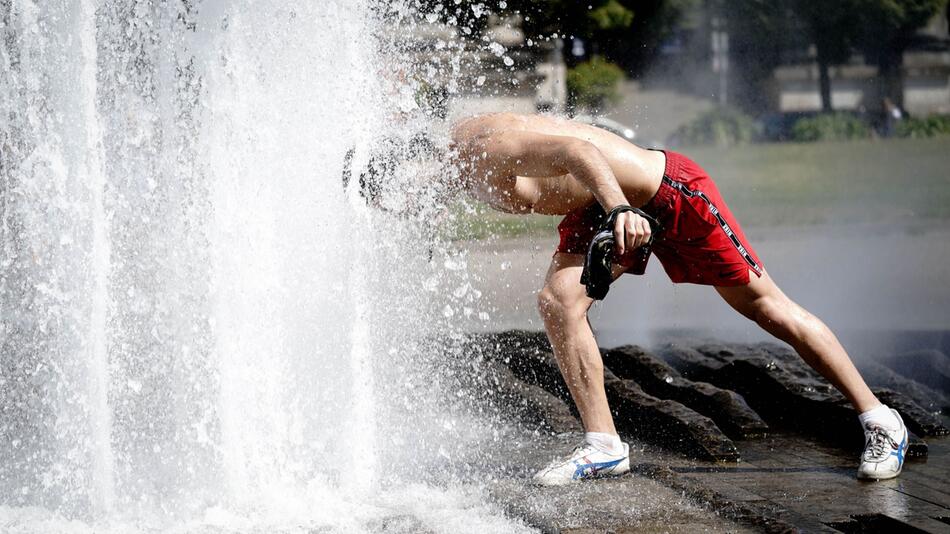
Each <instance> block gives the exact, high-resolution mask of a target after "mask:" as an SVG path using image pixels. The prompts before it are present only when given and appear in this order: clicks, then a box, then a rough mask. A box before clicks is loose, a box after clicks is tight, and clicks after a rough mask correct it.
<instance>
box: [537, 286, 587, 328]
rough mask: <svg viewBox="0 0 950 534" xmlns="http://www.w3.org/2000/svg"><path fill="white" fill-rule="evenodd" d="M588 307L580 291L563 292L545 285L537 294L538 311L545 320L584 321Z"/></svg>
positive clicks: (585, 298)
mask: <svg viewBox="0 0 950 534" xmlns="http://www.w3.org/2000/svg"><path fill="white" fill-rule="evenodd" d="M588 307H589V302H588V299H587V297H586V296H585V295H584V294H583V291H582V290H581V291H565V290H559V289H558V288H557V287H556V286H551V285H545V286H544V288H543V289H541V291H540V292H538V311H539V312H540V313H541V317H542V318H544V319H545V320H546V319H548V318H553V319H559V320H569V319H585V318H586V317H587V308H588Z"/></svg>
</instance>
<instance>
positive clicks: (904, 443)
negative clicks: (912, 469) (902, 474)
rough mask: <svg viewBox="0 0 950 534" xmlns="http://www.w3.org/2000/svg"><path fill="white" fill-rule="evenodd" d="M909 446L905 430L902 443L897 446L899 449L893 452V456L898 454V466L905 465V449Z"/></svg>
mask: <svg viewBox="0 0 950 534" xmlns="http://www.w3.org/2000/svg"><path fill="white" fill-rule="evenodd" d="M906 448H907V432H906V431H905V432H904V439H902V440H901V443H900V445H898V446H897V450H896V451H894V452H892V453H891V456H897V467H903V465H904V449H906Z"/></svg>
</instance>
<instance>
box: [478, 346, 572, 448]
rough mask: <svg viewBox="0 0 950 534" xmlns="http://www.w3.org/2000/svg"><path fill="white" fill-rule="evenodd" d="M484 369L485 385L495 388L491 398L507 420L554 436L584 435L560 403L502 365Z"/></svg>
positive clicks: (568, 409)
mask: <svg viewBox="0 0 950 534" xmlns="http://www.w3.org/2000/svg"><path fill="white" fill-rule="evenodd" d="M485 369H486V371H487V372H488V373H489V374H490V378H489V380H487V381H486V382H488V383H490V384H492V385H493V386H494V391H493V392H492V393H494V394H493V395H492V398H493V399H494V400H495V402H496V403H497V404H498V405H499V406H500V407H501V408H502V411H503V412H504V413H505V414H506V415H508V416H509V417H513V418H515V419H518V420H520V421H521V423H522V424H523V425H525V426H526V427H527V428H530V429H537V430H542V431H548V432H553V433H555V434H562V433H565V432H583V430H584V428H583V426H581V423H580V421H578V420H577V418H576V417H574V414H572V413H571V409H570V408H569V407H568V406H567V404H566V403H565V402H564V401H563V400H561V399H559V398H557V397H555V396H554V395H552V394H550V393H548V392H547V391H545V390H544V389H542V388H540V387H538V386H536V385H532V384H528V383H526V382H523V381H521V380H519V379H518V378H517V377H516V376H515V374H514V373H513V372H512V371H511V370H510V369H509V368H507V367H505V366H504V365H503V364H501V363H498V362H488V363H486V364H485Z"/></svg>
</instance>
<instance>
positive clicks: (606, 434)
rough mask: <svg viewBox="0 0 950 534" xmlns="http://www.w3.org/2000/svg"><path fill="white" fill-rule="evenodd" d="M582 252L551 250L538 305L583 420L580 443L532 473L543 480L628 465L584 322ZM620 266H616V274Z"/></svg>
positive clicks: (617, 470) (564, 480)
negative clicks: (551, 256)
mask: <svg viewBox="0 0 950 534" xmlns="http://www.w3.org/2000/svg"><path fill="white" fill-rule="evenodd" d="M583 265H584V257H583V256H581V255H579V254H563V253H558V254H555V255H554V259H553V260H552V261H551V268H550V269H549V270H548V275H547V279H546V281H545V284H544V289H542V290H541V292H540V293H539V294H538V308H539V309H540V311H541V317H543V318H544V328H545V330H547V333H548V339H550V340H551V346H552V347H553V348H554V356H555V357H556V358H557V364H558V367H559V368H560V369H561V375H563V376H564V381H565V382H567V387H568V388H569V389H570V391H571V397H572V398H573V399H574V403H575V404H576V405H577V410H578V411H579V412H580V414H581V420H582V421H583V422H584V429H585V430H586V431H587V432H586V434H585V435H584V443H583V444H581V445H579V446H578V447H576V448H575V449H574V450H573V451H572V452H571V453H570V454H569V455H567V456H566V457H563V458H557V459H555V460H554V461H552V462H551V463H550V464H549V465H548V466H547V467H545V468H543V469H542V470H540V471H539V472H538V473H537V474H535V476H534V480H535V482H536V483H538V484H542V485H560V484H568V483H570V482H573V481H575V480H578V479H586V478H596V477H602V476H614V475H622V474H623V473H626V472H627V471H629V470H630V448H629V446H628V445H627V444H626V443H623V442H622V441H620V437H619V436H617V431H616V430H615V429H614V420H613V417H611V415H610V407H609V406H608V405H607V395H606V393H605V391H604V362H603V360H601V357H600V350H599V349H598V348H597V342H596V341H595V340H594V333H593V332H592V331H591V329H590V324H589V323H588V322H587V310H588V308H590V305H591V303H592V302H593V300H591V299H590V298H588V297H587V294H586V292H585V290H584V286H583V285H581V283H580V277H581V271H582V270H583ZM621 272H623V271H622V270H619V269H615V270H614V274H615V276H619V275H620V273H621Z"/></svg>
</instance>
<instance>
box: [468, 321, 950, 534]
mask: <svg viewBox="0 0 950 534" xmlns="http://www.w3.org/2000/svg"><path fill="white" fill-rule="evenodd" d="M469 343H471V345H470V350H469V351H466V352H465V353H466V354H469V355H472V356H476V358H475V361H476V362H481V363H477V364H476V365H477V366H480V367H481V370H479V373H480V374H481V375H483V376H489V377H491V378H490V379H489V380H488V381H487V382H483V384H484V383H491V384H495V386H493V387H489V388H488V389H487V390H486V391H485V392H484V394H485V395H488V396H489V397H492V398H497V397H504V399H505V401H504V402H500V403H495V406H496V407H497V408H498V409H500V410H502V411H506V410H507V412H508V413H509V414H510V415H511V416H512V418H514V419H515V420H518V421H521V424H523V425H529V426H531V427H532V428H535V429H536V430H535V431H536V433H537V436H538V437H537V439H536V440H534V441H533V442H532V443H525V444H523V445H522V446H521V448H520V449H519V450H518V451H517V452H516V454H517V455H518V457H519V458H520V459H521V460H522V461H523V462H524V464H523V465H524V468H522V469H521V470H520V471H518V472H517V473H513V475H514V476H511V477H507V478H506V477H502V479H501V481H500V482H498V483H496V484H495V485H494V486H493V487H492V488H491V494H492V496H493V497H494V499H495V500H497V502H498V503H499V504H500V505H501V506H503V507H504V508H505V509H506V510H507V511H508V512H509V513H511V514H513V515H515V516H517V517H520V518H522V519H523V520H525V521H526V522H527V523H528V524H530V525H533V526H535V527H538V528H540V529H541V530H543V531H546V532H606V531H609V532H627V531H628V532H696V531H708V532H745V531H766V532H794V531H800V532H950V482H948V481H950V438H948V437H947V436H946V435H947V433H948V429H947V423H948V421H950V420H948V418H947V416H946V413H947V407H946V406H928V407H927V408H924V407H922V406H920V404H918V403H916V402H915V401H914V400H913V399H912V398H911V396H909V395H905V393H904V392H902V391H901V390H897V391H893V390H892V391H889V392H884V391H880V390H879V394H884V393H887V394H888V395H890V396H891V397H890V398H891V399H893V402H892V401H889V402H891V403H892V404H893V405H895V406H899V407H898V410H899V411H900V412H901V414H902V416H903V417H904V418H905V420H907V421H908V426H909V427H912V429H913V430H916V431H917V432H918V433H919V434H920V435H919V436H916V437H915V438H914V439H915V455H914V456H913V457H909V459H908V460H907V463H906V464H905V468H904V472H903V474H902V475H901V477H899V478H898V479H896V480H890V481H879V482H864V481H859V480H857V479H856V477H855V471H856V468H857V463H858V456H859V454H860V449H861V447H862V436H861V433H860V428H859V427H858V425H857V424H856V422H855V419H856V418H855V416H854V413H853V411H851V410H850V408H848V407H847V406H846V405H844V404H843V402H842V399H841V397H840V395H839V394H837V392H835V391H834V390H833V389H832V388H830V387H828V386H827V384H824V383H822V381H821V379H820V378H818V377H817V375H815V374H814V372H813V371H811V370H810V369H808V368H807V367H806V366H804V364H802V363H801V362H800V360H797V359H796V357H795V356H794V353H792V352H791V351H790V350H789V349H787V348H783V347H782V346H779V345H774V344H724V343H710V342H708V341H705V342H695V343H693V344H690V343H683V344H681V345H679V346H676V347H671V346H670V345H668V344H667V345H662V346H660V347H655V348H654V349H652V350H646V349H643V348H641V347H621V348H618V349H611V350H607V351H604V353H605V356H606V364H607V370H606V373H607V389H608V395H609V396H611V401H612V402H611V404H612V407H613V408H614V411H615V418H616V420H617V424H618V429H619V431H620V434H621V436H622V437H623V438H624V440H625V441H628V442H630V443H631V453H632V454H631V467H632V472H631V473H630V474H628V475H625V476H623V477H619V478H616V479H611V480H602V481H594V482H585V483H581V484H577V485H574V486H570V487H567V488H535V487H533V486H531V484H530V483H529V482H528V476H529V475H530V471H531V470H532V469H535V468H539V467H541V466H543V465H544V464H546V463H547V461H549V460H550V459H551V458H552V457H553V456H556V455H558V454H560V453H565V452H567V451H569V450H570V449H571V447H572V446H573V445H575V444H576V443H577V442H579V441H580V440H581V439H582V434H581V430H580V426H579V424H578V422H577V420H576V418H575V415H576V411H575V410H574V408H573V406H572V404H571V401H570V397H569V395H567V394H566V390H565V388H564V385H563V382H562V381H560V377H559V375H558V374H557V371H556V366H555V364H554V363H553V356H552V355H551V354H550V347H549V346H547V344H546V341H545V339H544V337H543V335H542V334H540V333H537V332H524V331H510V332H502V333H496V334H480V335H473V336H472V337H471V339H470V340H469ZM660 354H662V355H663V356H664V357H660V356H659V355H660ZM684 354H685V355H688V356H684ZM895 361H896V362H897V363H894V362H891V364H892V366H891V367H888V369H889V371H890V372H891V373H892V374H891V375H888V376H890V378H891V379H892V383H894V384H897V385H900V386H905V387H906V386H908V385H914V384H917V385H920V382H919V381H918V380H915V378H921V377H920V376H917V375H914V374H913V372H911V370H914V369H916V370H917V371H919V370H920V369H924V370H925V371H927V375H928V376H927V377H926V378H924V380H925V381H929V382H930V383H931V386H940V385H941V384H942V382H939V380H938V379H939V377H934V376H932V375H933V374H934V373H935V371H934V370H935V369H936V370H938V371H939V370H941V369H944V368H945V366H944V363H945V361H950V358H947V356H946V355H945V354H944V353H943V352H941V351H937V350H931V351H930V352H926V353H923V354H920V355H917V356H914V355H912V354H911V355H905V357H904V358H902V359H897V360H895ZM885 363H886V362H885ZM895 376H900V378H901V379H900V380H896V379H894V377H895ZM658 378H663V380H661V381H659V382H658V381H657V379H658ZM701 380H709V381H710V382H712V383H708V382H704V381H701ZM663 384H665V386H664V385H663ZM925 387H930V386H925ZM691 391H693V393H692V394H691V393H690V392H691ZM630 392H633V393H632V394H631V393H630ZM911 393H913V392H912V391H911ZM945 393H946V392H943V394H945ZM714 400H715V401H716V402H713V401H714ZM505 407H509V408H505ZM750 422H754V425H753V426H754V427H755V431H754V432H748V431H745V430H744V428H745V429H746V430H747V429H748V428H747V426H748V425H749V424H750ZM743 425H746V426H745V427H744V426H743Z"/></svg>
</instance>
